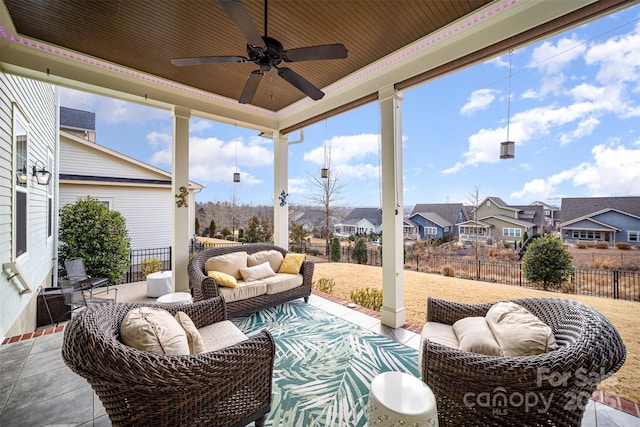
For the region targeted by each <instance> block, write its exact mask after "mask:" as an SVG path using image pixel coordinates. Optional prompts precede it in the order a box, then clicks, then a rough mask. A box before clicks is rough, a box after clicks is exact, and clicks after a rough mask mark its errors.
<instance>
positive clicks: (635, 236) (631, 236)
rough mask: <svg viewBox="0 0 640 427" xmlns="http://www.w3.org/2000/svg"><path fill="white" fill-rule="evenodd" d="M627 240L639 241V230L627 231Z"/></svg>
mask: <svg viewBox="0 0 640 427" xmlns="http://www.w3.org/2000/svg"><path fill="white" fill-rule="evenodd" d="M627 240H628V241H630V242H640V231H627Z"/></svg>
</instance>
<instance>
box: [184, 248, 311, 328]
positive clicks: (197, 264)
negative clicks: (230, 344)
mask: <svg viewBox="0 0 640 427" xmlns="http://www.w3.org/2000/svg"><path fill="white" fill-rule="evenodd" d="M263 251H278V252H280V253H281V254H282V256H283V257H285V256H286V255H287V253H288V251H287V250H286V249H283V248H281V247H280V246H276V245H271V244H266V243H254V244H247V245H236V246H222V247H217V248H212V249H205V250H203V251H202V252H200V253H198V254H197V255H196V256H194V257H193V258H192V259H191V260H190V261H189V266H188V273H189V286H190V287H191V289H192V293H193V298H194V300H195V301H199V300H202V299H207V298H213V297H217V296H220V295H222V293H221V291H220V289H219V285H218V283H217V282H216V280H215V279H214V278H213V277H209V276H208V275H207V271H206V268H205V265H206V264H207V260H209V259H210V258H212V257H218V256H223V255H227V254H231V253H234V252H246V253H247V254H249V255H255V254H257V253H259V252H263ZM299 274H300V275H301V280H300V282H301V284H300V285H299V286H296V287H294V288H291V289H285V290H282V291H279V292H276V293H270V292H269V291H265V292H264V293H262V294H260V295H255V296H251V297H249V298H244V299H238V300H234V301H229V300H227V301H226V303H227V313H228V315H229V317H238V316H242V315H245V314H250V313H254V312H257V311H260V310H262V309H265V308H268V307H273V306H276V305H279V304H282V303H284V302H286V301H291V300H294V299H297V298H304V300H305V302H307V301H308V300H309V295H311V281H312V279H313V262H311V261H308V260H305V261H304V262H303V263H302V265H301V267H300V272H299ZM285 276H287V275H285ZM276 279H277V278H276Z"/></svg>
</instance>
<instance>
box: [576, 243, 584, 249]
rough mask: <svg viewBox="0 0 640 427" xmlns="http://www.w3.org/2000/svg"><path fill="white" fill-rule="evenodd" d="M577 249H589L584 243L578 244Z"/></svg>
mask: <svg viewBox="0 0 640 427" xmlns="http://www.w3.org/2000/svg"><path fill="white" fill-rule="evenodd" d="M576 248H577V249H587V244H586V243H584V242H576Z"/></svg>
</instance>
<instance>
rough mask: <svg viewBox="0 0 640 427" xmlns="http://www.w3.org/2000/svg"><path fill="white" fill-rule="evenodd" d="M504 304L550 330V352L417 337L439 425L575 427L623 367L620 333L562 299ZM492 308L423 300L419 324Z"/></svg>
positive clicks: (581, 306)
mask: <svg viewBox="0 0 640 427" xmlns="http://www.w3.org/2000/svg"><path fill="white" fill-rule="evenodd" d="M512 301H513V302H515V303H516V304H519V305H520V306H522V307H524V308H526V309H527V310H528V311H529V312H531V313H532V314H534V315H535V316H537V317H538V318H539V319H540V320H541V321H542V322H544V323H545V324H547V325H548V326H550V327H551V331H552V333H553V335H554V336H555V340H556V343H557V345H558V348H557V349H556V350H552V351H549V352H546V353H542V354H538V355H534V356H517V357H503V356H486V355H482V354H477V353H471V352H466V351H462V350H458V349H455V348H452V347H450V346H447V345H443V344H438V343H436V342H433V341H431V340H429V339H425V340H424V342H423V346H422V350H421V351H422V355H421V356H422V358H421V359H422V360H421V372H422V380H423V381H424V382H425V383H426V384H427V385H428V386H429V387H430V388H431V390H432V391H433V392H434V394H435V396H436V401H437V405H438V417H439V419H440V425H447V426H512V425H526V426H538V425H540V426H542V425H545V426H580V424H581V420H582V416H583V413H584V409H585V405H586V404H587V402H588V401H589V398H590V397H591V394H592V393H593V391H594V390H595V389H596V386H597V385H598V383H599V382H600V381H602V380H603V379H605V378H607V377H608V376H610V375H611V374H613V373H614V372H616V371H617V370H618V369H619V368H620V367H621V366H622V364H623V363H624V360H625V357H626V350H625V346H624V344H623V342H622V339H621V337H620V335H619V334H618V332H617V331H616V329H615V327H614V326H613V325H612V324H611V322H609V320H607V319H606V318H605V317H604V316H603V315H602V314H601V313H600V312H598V311H596V310H594V309H593V308H591V307H588V306H586V305H584V304H582V303H579V302H577V301H573V300H568V299H562V298H529V299H517V300H512ZM493 304H494V303H488V304H477V305H475V304H460V303H455V302H449V301H444V300H440V299H435V298H429V299H428V302H427V322H437V323H440V324H445V325H453V324H454V323H455V322H456V321H458V320H460V319H462V318H468V317H474V316H480V317H482V316H485V315H486V314H487V312H488V310H489V309H490V308H491V307H492V306H493ZM425 326H426V325H425Z"/></svg>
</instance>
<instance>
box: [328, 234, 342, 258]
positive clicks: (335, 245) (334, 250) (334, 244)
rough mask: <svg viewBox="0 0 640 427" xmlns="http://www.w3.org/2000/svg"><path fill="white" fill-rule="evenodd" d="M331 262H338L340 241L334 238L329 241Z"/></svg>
mask: <svg viewBox="0 0 640 427" xmlns="http://www.w3.org/2000/svg"><path fill="white" fill-rule="evenodd" d="M330 254H331V261H334V262H338V261H340V256H341V253H340V239H338V238H337V237H334V238H333V239H331V252H330Z"/></svg>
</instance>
